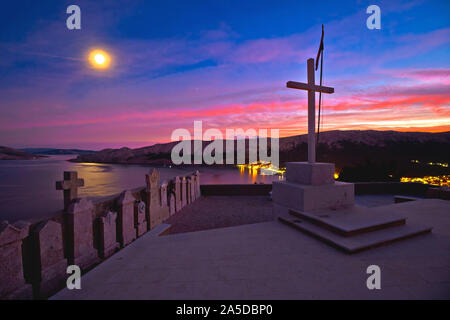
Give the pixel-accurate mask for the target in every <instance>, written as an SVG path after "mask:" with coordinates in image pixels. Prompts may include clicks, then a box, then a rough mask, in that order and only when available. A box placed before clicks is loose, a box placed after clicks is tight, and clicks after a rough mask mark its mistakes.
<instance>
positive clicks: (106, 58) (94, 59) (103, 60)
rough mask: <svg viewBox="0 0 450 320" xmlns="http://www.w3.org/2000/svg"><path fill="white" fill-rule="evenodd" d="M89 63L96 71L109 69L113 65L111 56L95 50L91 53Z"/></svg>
mask: <svg viewBox="0 0 450 320" xmlns="http://www.w3.org/2000/svg"><path fill="white" fill-rule="evenodd" d="M88 60H89V63H90V64H91V66H92V67H93V68H95V69H107V68H108V67H109V65H110V64H111V57H110V55H109V54H108V53H107V52H106V51H103V50H99V49H95V50H92V51H91V52H89V57H88Z"/></svg>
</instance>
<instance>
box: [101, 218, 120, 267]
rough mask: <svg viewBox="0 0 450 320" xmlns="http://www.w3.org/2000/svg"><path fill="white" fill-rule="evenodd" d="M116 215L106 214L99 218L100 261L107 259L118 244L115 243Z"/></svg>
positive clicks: (116, 248) (117, 247)
mask: <svg viewBox="0 0 450 320" xmlns="http://www.w3.org/2000/svg"><path fill="white" fill-rule="evenodd" d="M116 221H117V213H116V212H111V211H108V213H106V214H104V215H103V216H101V217H99V228H100V230H99V253H100V257H101V258H102V259H105V258H108V257H110V256H111V255H113V254H114V252H116V251H117V250H118V249H119V247H120V244H119V243H118V242H117V226H116Z"/></svg>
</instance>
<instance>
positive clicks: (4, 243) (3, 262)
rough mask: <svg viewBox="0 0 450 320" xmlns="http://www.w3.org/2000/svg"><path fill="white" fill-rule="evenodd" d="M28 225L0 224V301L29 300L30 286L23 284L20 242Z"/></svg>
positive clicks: (25, 235) (27, 229)
mask: <svg viewBox="0 0 450 320" xmlns="http://www.w3.org/2000/svg"><path fill="white" fill-rule="evenodd" d="M29 227H30V225H29V224H28V223H25V222H20V221H19V222H16V223H14V224H9V223H8V222H7V221H4V222H1V223H0V300H4V299H31V298H32V296H33V293H32V289H31V285H30V284H26V283H25V278H24V271H23V259H22V242H23V239H24V238H25V237H27V236H28V231H29Z"/></svg>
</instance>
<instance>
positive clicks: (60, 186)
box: [56, 179, 84, 190]
mask: <svg viewBox="0 0 450 320" xmlns="http://www.w3.org/2000/svg"><path fill="white" fill-rule="evenodd" d="M74 182H75V183H73V181H70V180H63V181H56V189H57V190H68V189H70V188H72V187H73V186H74V184H75V186H77V187H83V186H84V179H77V180H76V181H74Z"/></svg>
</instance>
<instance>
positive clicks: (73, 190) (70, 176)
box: [56, 171, 84, 211]
mask: <svg viewBox="0 0 450 320" xmlns="http://www.w3.org/2000/svg"><path fill="white" fill-rule="evenodd" d="M82 186H84V180H83V179H78V173H77V172H76V171H64V180H62V181H57V182H56V190H64V210H65V211H67V208H68V207H69V204H70V203H71V202H72V201H73V200H75V199H77V198H78V188H79V187H82Z"/></svg>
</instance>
